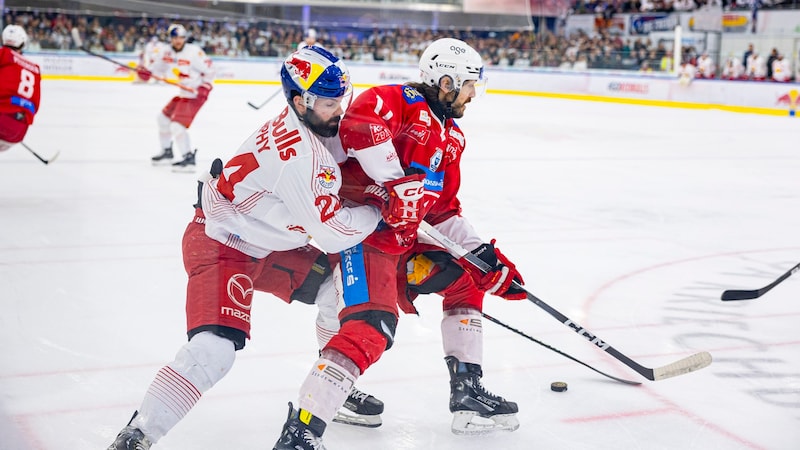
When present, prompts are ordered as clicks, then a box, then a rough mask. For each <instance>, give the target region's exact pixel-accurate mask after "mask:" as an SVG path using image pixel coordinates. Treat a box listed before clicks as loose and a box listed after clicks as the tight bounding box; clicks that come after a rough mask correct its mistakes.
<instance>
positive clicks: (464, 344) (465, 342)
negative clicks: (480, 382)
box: [442, 308, 483, 365]
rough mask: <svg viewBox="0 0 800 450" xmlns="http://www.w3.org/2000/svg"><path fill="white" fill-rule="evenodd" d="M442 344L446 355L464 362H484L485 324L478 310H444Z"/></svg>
mask: <svg viewBox="0 0 800 450" xmlns="http://www.w3.org/2000/svg"><path fill="white" fill-rule="evenodd" d="M442 346H443V347H444V354H445V356H455V357H456V358H457V359H458V360H459V361H461V362H464V363H471V364H478V365H480V364H481V363H482V362H483V325H482V320H481V315H480V313H479V312H478V311H477V310H474V309H466V308H459V309H453V310H449V311H445V312H444V318H442Z"/></svg>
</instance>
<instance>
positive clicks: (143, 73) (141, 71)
mask: <svg viewBox="0 0 800 450" xmlns="http://www.w3.org/2000/svg"><path fill="white" fill-rule="evenodd" d="M136 75H138V76H139V78H140V79H141V80H142V81H144V82H147V81H150V77H151V76H152V75H153V72H150V71H149V70H147V69H145V68H144V67H139V68H137V69H136Z"/></svg>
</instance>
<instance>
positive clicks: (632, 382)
mask: <svg viewBox="0 0 800 450" xmlns="http://www.w3.org/2000/svg"><path fill="white" fill-rule="evenodd" d="M481 315H482V316H483V317H485V318H486V319H487V320H489V321H490V322H494V323H496V324H497V325H500V326H501V327H503V328H505V329H507V330H509V331H511V332H514V333H516V334H518V335H520V336H522V337H524V338H525V339H528V340H530V341H533V342H535V343H537V344H539V345H541V346H542V347H544V348H546V349H548V350H551V351H554V352H556V353H558V354H559V355H561V356H564V357H567V358H569V359H571V360H573V361H575V362H576V363H578V364H580V365H582V366H584V367H588V368H589V369H591V370H593V371H595V372H597V373H599V374H600V375H603V376H604V377H608V378H611V379H612V380H614V381H619V382H620V383H625V384H630V385H632V386H638V385H640V384H642V383H639V382H638V381H630V380H625V379H623V378H617V377H615V376H613V375H609V374H607V373H605V372H603V371H601V370H598V369H595V368H594V367H592V366H590V365H589V364H586V363H585V362H583V361H581V360H579V359H577V358H575V357H573V356H571V355H569V354H567V353H564V352H562V351H561V350H559V349H557V348H555V347H552V346H550V345H548V344H545V343H544V342H542V341H540V340H538V339H536V338H535V337H532V336H529V335H527V334H525V333H523V332H522V331H520V330H518V329H516V328H514V327H512V326H510V325H508V324H505V323H503V322H501V321H500V320H498V319H495V318H494V317H492V316H490V315H488V314H486V313H481Z"/></svg>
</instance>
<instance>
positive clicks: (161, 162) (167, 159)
mask: <svg viewBox="0 0 800 450" xmlns="http://www.w3.org/2000/svg"><path fill="white" fill-rule="evenodd" d="M150 159H151V161H153V165H154V166H166V165H167V164H172V147H171V146H170V147H167V148H165V149H164V151H163V152H162V153H161V154H158V155H156V156H153V157H152V158H150Z"/></svg>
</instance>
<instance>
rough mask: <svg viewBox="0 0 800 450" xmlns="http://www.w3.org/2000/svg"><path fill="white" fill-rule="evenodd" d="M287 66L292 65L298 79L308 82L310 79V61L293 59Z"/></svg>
mask: <svg viewBox="0 0 800 450" xmlns="http://www.w3.org/2000/svg"><path fill="white" fill-rule="evenodd" d="M286 64H288V65H290V66H291V67H292V69H293V72H294V73H293V74H292V75H294V76H296V77H299V78H301V79H302V80H303V81H308V77H310V76H311V63H310V62H308V61H303V60H302V59H299V58H292V59H291V60H290V61H288V62H287V63H286Z"/></svg>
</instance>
